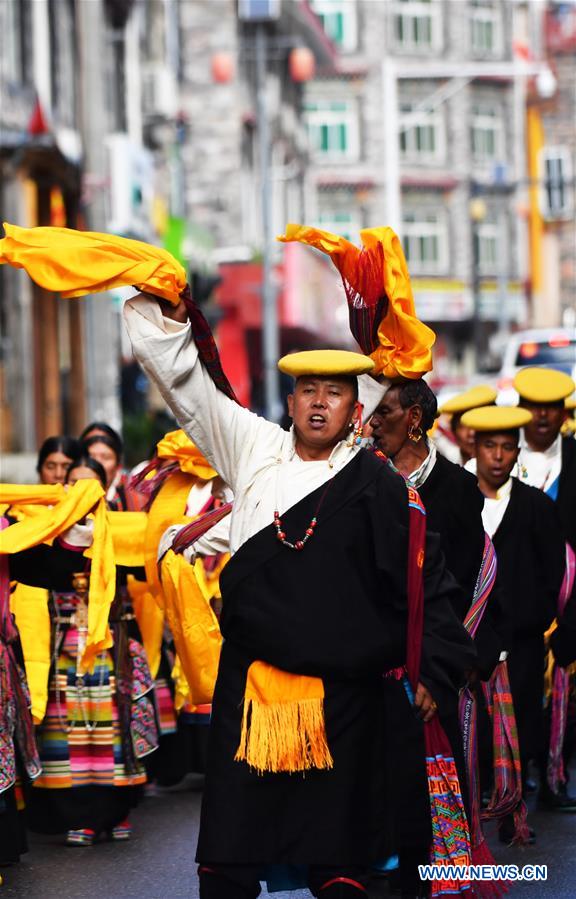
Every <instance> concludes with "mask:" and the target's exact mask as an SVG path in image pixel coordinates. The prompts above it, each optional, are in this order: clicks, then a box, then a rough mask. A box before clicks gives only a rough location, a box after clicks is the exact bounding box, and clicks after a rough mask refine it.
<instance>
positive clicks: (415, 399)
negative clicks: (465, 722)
mask: <svg viewBox="0 0 576 899" xmlns="http://www.w3.org/2000/svg"><path fill="white" fill-rule="evenodd" d="M491 396H492V394H491ZM482 398H483V397H482V396H481V395H480V397H479V399H482ZM469 401H470V400H469ZM436 414H437V401H436V397H435V396H434V393H433V392H432V390H431V389H430V387H429V386H428V384H427V383H426V382H425V381H424V380H423V379H414V380H411V381H400V382H397V383H394V384H393V385H392V386H391V387H390V388H389V389H388V390H387V391H386V393H385V395H384V397H383V398H382V400H381V401H380V403H379V405H378V406H377V408H376V410H375V411H374V414H373V415H372V418H371V419H370V427H371V431H372V437H373V439H374V442H375V445H376V446H377V447H378V448H379V449H380V450H382V452H383V453H384V454H385V455H386V456H387V457H388V458H389V459H390V460H391V462H392V463H393V465H394V467H395V468H397V469H398V471H399V472H400V473H401V474H402V475H403V476H404V477H405V478H406V479H407V481H408V483H410V484H411V485H412V486H414V487H415V488H416V489H417V490H418V493H419V494H420V497H421V499H422V501H423V502H424V505H425V506H426V520H427V527H428V529H429V530H430V531H431V532H434V533H437V534H438V536H439V538H440V547H441V550H442V552H443V554H444V557H445V559H446V566H447V568H448V570H449V571H450V572H451V574H452V575H453V576H454V577H455V579H456V581H457V582H458V584H459V586H460V588H461V589H460V591H459V592H457V593H454V594H453V595H452V600H453V602H454V611H455V612H456V614H457V616H458V618H459V619H460V621H463V620H464V618H465V616H466V613H467V612H468V610H469V608H470V605H471V603H472V598H473V595H474V589H475V586H476V581H477V579H478V573H479V571H480V565H481V563H482V557H483V553H484V543H485V535H484V525H483V524H482V507H483V505H484V497H483V496H482V494H481V492H480V490H479V489H478V482H477V480H476V478H475V477H474V475H472V474H470V473H469V472H468V471H465V470H464V469H463V468H462V467H461V466H460V465H456V464H455V463H453V462H449V461H448V460H447V459H446V458H444V457H443V456H441V455H440V454H439V453H437V452H436V449H435V446H434V444H433V443H432V442H431V441H429V439H428V437H427V434H428V432H429V431H430V429H431V428H432V426H433V424H434V421H435V419H436ZM492 601H493V598H492V597H491V598H490V600H489V605H488V609H487V610H486V612H485V615H484V617H483V620H482V623H481V625H480V628H479V630H478V633H477V635H476V638H475V641H474V643H475V647H476V650H477V653H478V661H477V665H476V668H477V669H478V670H479V673H480V676H481V677H482V678H485V679H486V678H488V677H489V676H490V674H491V673H492V670H493V668H494V666H495V665H496V664H497V662H498V657H499V655H500V652H501V650H502V649H503V645H502V641H501V638H500V637H499V636H498V634H497V631H496V629H495V625H494V621H495V616H494V615H492V614H491V606H492ZM489 612H490V614H489ZM496 617H497V616H496ZM435 698H436V697H435ZM386 700H387V708H388V711H389V715H390V717H391V718H392V719H393V720H394V722H395V727H394V739H393V741H391V742H392V745H390V744H389V749H390V757H389V758H390V760H389V769H390V781H391V788H392V791H393V794H394V795H395V803H394V805H395V816H394V817H395V823H394V832H395V840H396V848H397V852H398V856H399V861H400V883H401V887H402V890H403V891H404V892H405V893H406V894H408V891H409V890H412V891H413V892H415V891H416V888H417V885H418V868H417V866H418V864H425V863H426V857H427V851H428V845H429V841H430V815H429V810H428V793H427V784H426V772H425V770H424V766H423V764H422V751H423V743H424V735H423V732H422V722H421V721H418V720H417V719H416V717H415V716H414V715H413V714H411V712H410V709H409V708H407V707H406V703H405V702H404V697H403V696H402V690H401V689H399V688H398V685H397V684H393V683H391V684H388V685H387V690H386ZM438 704H439V713H440V718H441V720H442V723H443V726H444V728H445V730H446V732H447V733H448V735H449V737H450V742H451V745H452V750H453V752H454V755H455V758H456V760H457V763H458V765H459V770H460V773H461V778H460V779H461V781H462V782H463V783H464V784H466V774H465V766H464V759H463V749H462V739H461V735H460V726H459V719H458V704H457V697H456V696H447V697H442V698H439V702H438ZM399 756H401V759H402V769H401V770H402V774H401V775H399V770H398V757H399ZM464 796H465V797H467V790H466V785H465V786H464Z"/></svg>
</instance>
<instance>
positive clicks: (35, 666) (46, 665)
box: [10, 584, 50, 724]
mask: <svg viewBox="0 0 576 899" xmlns="http://www.w3.org/2000/svg"><path fill="white" fill-rule="evenodd" d="M48 601H49V593H48V591H47V590H43V589H42V588H40V587H29V586H28V585H27V584H17V585H16V589H15V590H13V591H12V593H11V594H10V609H11V611H12V613H13V614H14V618H15V619H16V627H17V628H18V633H19V635H20V643H21V645H22V654H23V656H24V666H25V668H26V680H27V681H28V689H29V690H30V699H31V705H32V717H33V719H34V724H41V723H42V720H43V718H44V715H45V714H46V704H47V702H48V677H49V674H50V611H49V609H48Z"/></svg>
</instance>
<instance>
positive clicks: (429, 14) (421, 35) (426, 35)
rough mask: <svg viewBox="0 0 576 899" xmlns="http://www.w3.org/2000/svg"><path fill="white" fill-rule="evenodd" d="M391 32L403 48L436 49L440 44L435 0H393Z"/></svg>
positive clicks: (398, 45) (438, 7)
mask: <svg viewBox="0 0 576 899" xmlns="http://www.w3.org/2000/svg"><path fill="white" fill-rule="evenodd" d="M392 10H393V11H392V17H393V34H394V42H395V44H396V46H397V47H398V48H400V49H403V50H438V49H440V44H441V34H440V26H441V21H440V12H441V10H440V6H439V4H438V3H437V0H394V5H393V7H392Z"/></svg>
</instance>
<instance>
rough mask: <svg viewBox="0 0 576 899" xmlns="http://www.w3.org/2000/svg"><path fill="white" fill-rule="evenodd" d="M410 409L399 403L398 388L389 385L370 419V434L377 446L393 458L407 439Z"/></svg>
mask: <svg viewBox="0 0 576 899" xmlns="http://www.w3.org/2000/svg"><path fill="white" fill-rule="evenodd" d="M410 421H411V420H410V409H403V408H402V406H401V405H400V399H399V396H398V390H396V389H395V388H394V387H391V388H390V390H388V391H387V392H386V395H385V396H384V399H383V400H382V402H381V403H380V404H379V405H378V406H377V408H376V409H375V411H374V412H373V414H372V418H371V419H370V427H371V429H372V436H373V438H374V440H375V442H376V443H377V445H378V448H379V449H381V450H382V452H383V453H386V455H387V456H389V458H390V459H393V458H394V456H395V455H396V453H398V452H399V450H400V449H401V448H402V447H403V446H404V444H405V443H406V441H407V440H408V427H409V425H410Z"/></svg>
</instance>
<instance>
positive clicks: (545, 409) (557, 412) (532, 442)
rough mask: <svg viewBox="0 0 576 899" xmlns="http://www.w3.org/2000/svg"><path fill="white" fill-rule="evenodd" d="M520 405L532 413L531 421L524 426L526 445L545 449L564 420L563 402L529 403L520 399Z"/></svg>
mask: <svg viewBox="0 0 576 899" xmlns="http://www.w3.org/2000/svg"><path fill="white" fill-rule="evenodd" d="M520 405H521V406H522V408H523V409H527V410H528V412H531V413H532V421H529V422H528V424H527V425H525V426H524V434H525V435H526V440H527V441H528V445H529V446H530V447H532V448H533V449H536V450H541V451H544V450H547V449H548V447H549V446H552V444H553V443H554V441H555V440H556V438H557V436H558V434H559V433H560V428H561V427H562V422H563V421H564V403H563V402H559V403H530V402H528V400H521V401H520Z"/></svg>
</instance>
